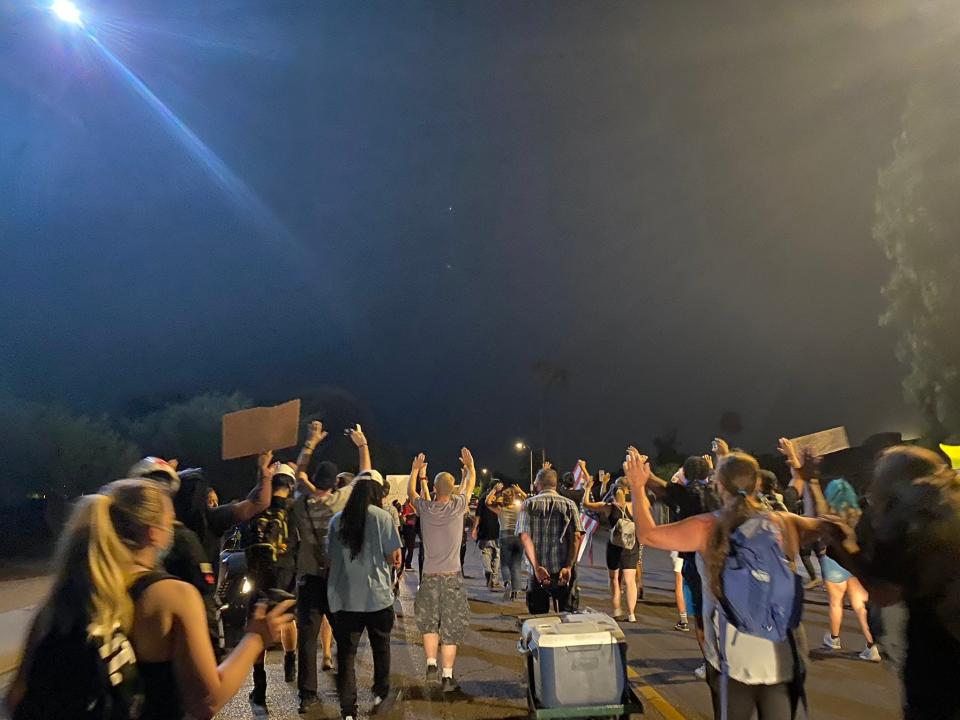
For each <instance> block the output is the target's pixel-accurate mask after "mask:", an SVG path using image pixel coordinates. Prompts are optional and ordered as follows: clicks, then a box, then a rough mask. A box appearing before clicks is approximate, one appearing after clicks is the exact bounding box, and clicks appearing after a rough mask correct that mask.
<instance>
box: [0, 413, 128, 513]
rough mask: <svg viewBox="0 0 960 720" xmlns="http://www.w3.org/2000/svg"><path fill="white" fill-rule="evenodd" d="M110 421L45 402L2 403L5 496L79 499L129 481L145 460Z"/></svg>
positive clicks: (1, 485) (0, 483) (1, 490)
mask: <svg viewBox="0 0 960 720" xmlns="http://www.w3.org/2000/svg"><path fill="white" fill-rule="evenodd" d="M139 452H140V451H139V449H138V448H137V447H136V446H135V445H134V444H132V443H130V442H129V441H127V440H126V439H124V438H123V437H122V436H121V435H120V434H119V433H118V432H117V431H116V429H115V428H114V427H113V425H112V424H111V423H110V421H109V420H108V419H107V418H106V417H100V418H91V417H87V416H84V415H75V414H73V413H72V412H71V411H69V410H67V409H65V408H63V407H60V406H57V405H49V404H45V403H40V402H32V401H26V400H20V399H17V398H12V397H4V398H2V399H0V457H3V465H2V467H0V494H2V498H3V500H5V501H7V502H13V501H17V500H21V499H22V498H24V497H25V496H26V495H30V494H35V495H46V494H57V495H62V496H64V497H73V496H76V495H79V494H81V493H89V492H93V491H94V490H96V489H97V488H99V487H100V486H102V485H104V484H105V483H107V482H109V481H111V480H115V479H117V478H120V477H123V474H124V472H125V471H126V470H127V469H128V468H129V467H130V466H131V465H132V464H133V463H134V462H136V460H137V458H138V457H139Z"/></svg>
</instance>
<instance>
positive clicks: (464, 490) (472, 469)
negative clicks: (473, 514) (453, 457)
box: [460, 448, 477, 498]
mask: <svg viewBox="0 0 960 720" xmlns="http://www.w3.org/2000/svg"><path fill="white" fill-rule="evenodd" d="M460 462H461V463H463V470H464V472H465V473H466V474H465V476H464V478H463V482H462V483H460V494H461V495H463V496H465V497H468V498H469V497H470V496H471V495H473V488H474V487H476V484H477V468H476V465H475V464H474V462H473V455H472V454H471V452H470V451H469V450H468V449H467V448H460Z"/></svg>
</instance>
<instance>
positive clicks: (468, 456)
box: [460, 448, 474, 470]
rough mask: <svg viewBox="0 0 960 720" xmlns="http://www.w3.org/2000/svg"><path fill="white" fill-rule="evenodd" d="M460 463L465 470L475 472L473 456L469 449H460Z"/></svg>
mask: <svg viewBox="0 0 960 720" xmlns="http://www.w3.org/2000/svg"><path fill="white" fill-rule="evenodd" d="M460 462H461V463H462V464H463V467H464V469H465V470H473V469H474V462H473V454H472V453H471V452H470V451H469V450H468V449H467V448H460Z"/></svg>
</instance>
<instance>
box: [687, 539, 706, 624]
mask: <svg viewBox="0 0 960 720" xmlns="http://www.w3.org/2000/svg"><path fill="white" fill-rule="evenodd" d="M683 601H684V603H685V604H686V606H687V615H690V616H691V617H700V616H701V615H703V581H702V580H701V579H700V573H699V571H698V570H697V561H696V560H695V559H694V557H693V554H692V553H691V554H690V555H689V556H688V557H685V558H684V561H683Z"/></svg>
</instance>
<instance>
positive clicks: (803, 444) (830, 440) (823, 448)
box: [793, 426, 850, 457]
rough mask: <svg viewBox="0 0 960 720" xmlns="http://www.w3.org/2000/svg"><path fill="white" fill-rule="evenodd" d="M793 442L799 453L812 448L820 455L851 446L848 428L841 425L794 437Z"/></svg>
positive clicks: (814, 452)
mask: <svg viewBox="0 0 960 720" xmlns="http://www.w3.org/2000/svg"><path fill="white" fill-rule="evenodd" d="M793 444H794V445H796V446H797V452H799V453H802V452H803V451H804V450H810V452H811V453H813V455H814V456H816V457H820V456H823V455H829V454H830V453H834V452H837V451H838V450H846V449H847V448H849V447H850V440H849V439H848V438H847V429H846V428H845V427H843V426H841V427H835V428H830V429H829V430H824V431H823V432H818V433H813V434H812V435H804V436H802V437H798V438H793Z"/></svg>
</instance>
